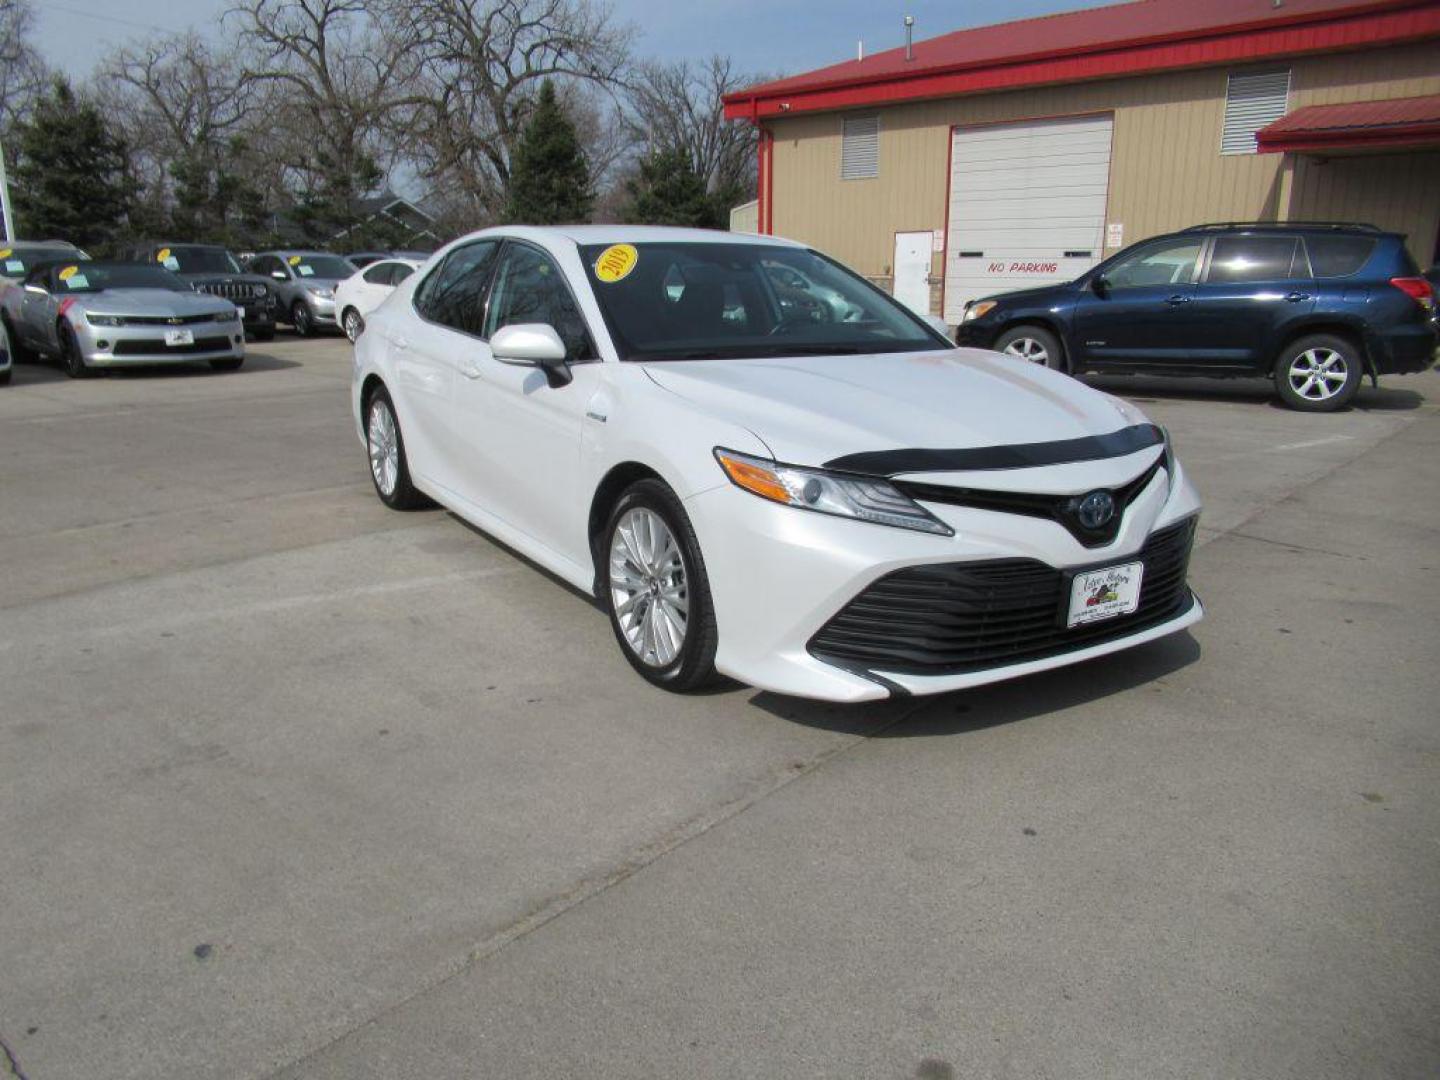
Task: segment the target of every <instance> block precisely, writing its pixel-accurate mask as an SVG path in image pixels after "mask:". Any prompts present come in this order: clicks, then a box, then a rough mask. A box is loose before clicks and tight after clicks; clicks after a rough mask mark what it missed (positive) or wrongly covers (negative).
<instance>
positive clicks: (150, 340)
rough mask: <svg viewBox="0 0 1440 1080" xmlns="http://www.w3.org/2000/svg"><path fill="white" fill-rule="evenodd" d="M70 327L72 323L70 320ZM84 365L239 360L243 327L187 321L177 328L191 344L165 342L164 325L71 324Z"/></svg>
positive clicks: (242, 352) (233, 323)
mask: <svg viewBox="0 0 1440 1080" xmlns="http://www.w3.org/2000/svg"><path fill="white" fill-rule="evenodd" d="M72 326H74V324H73V323H72ZM74 329H75V339H76V341H77V342H78V344H79V346H80V354H81V356H83V357H84V359H85V364H86V366H87V367H96V368H111V367H141V366H149V365H151V364H189V363H194V362H196V361H204V360H228V359H239V358H241V357H243V356H244V355H245V327H244V325H243V324H242V323H241V322H240V320H239V318H235V319H231V320H230V321H229V322H223V323H221V322H210V323H190V324H187V325H185V326H183V327H178V328H177V329H183V330H189V331H190V332H191V333H192V334H193V335H194V338H195V340H194V342H193V343H192V344H190V345H166V344H165V331H166V329H168V328H167V327H165V326H91V325H90V324H89V323H88V322H87V323H85V324H83V325H80V326H74Z"/></svg>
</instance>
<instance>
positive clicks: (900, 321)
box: [580, 242, 952, 360]
mask: <svg viewBox="0 0 1440 1080" xmlns="http://www.w3.org/2000/svg"><path fill="white" fill-rule="evenodd" d="M580 253H581V258H582V259H583V260H584V263H585V268H586V272H587V273H588V274H589V277H590V283H591V285H592V286H593V287H594V290H595V297H596V299H597V300H598V301H599V303H600V310H601V312H602V314H604V316H605V323H606V325H607V326H608V327H609V329H610V335H611V337H612V338H613V339H614V341H615V347H616V349H617V350H618V351H619V353H620V357H621V359H623V360H708V359H744V358H753V357H765V356H796V355H803V354H807V353H809V354H814V355H834V354H840V353H880V352H918V351H922V350H928V349H941V348H951V347H952V346H951V345H950V343H949V342H948V341H945V340H944V339H943V338H941V337H940V335H939V334H937V333H936V332H935V331H933V330H931V329H930V328H929V327H928V326H927V325H926V324H925V323H924V322H922V321H921V319H920V318H919V317H918V316H917V315H915V314H913V313H912V312H911V311H910V310H909V309H908V308H904V307H902V306H900V305H899V304H897V303H896V302H895V301H894V300H892V299H891V298H890V297H888V296H886V295H885V294H884V293H883V292H881V291H880V290H879V289H877V288H876V287H875V286H873V285H871V284H870V283H869V282H867V281H866V280H865V279H864V278H861V277H859V276H857V275H856V274H853V273H851V272H850V271H849V270H846V269H845V268H844V267H842V266H840V265H839V264H838V263H835V262H832V261H831V260H829V259H827V258H825V257H824V256H823V255H819V254H816V253H815V252H813V251H807V250H805V249H804V248H791V247H780V246H778V245H774V246H772V245H767V244H723V243H722V244H712V243H683V242H682V243H660V244H635V245H630V244H610V245H603V244H594V245H590V246H587V247H582V248H581V249H580Z"/></svg>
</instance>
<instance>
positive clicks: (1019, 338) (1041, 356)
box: [995, 326, 1065, 371]
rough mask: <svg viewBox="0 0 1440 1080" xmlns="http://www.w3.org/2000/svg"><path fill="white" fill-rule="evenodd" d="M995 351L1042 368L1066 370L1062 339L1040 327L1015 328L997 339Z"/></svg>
mask: <svg viewBox="0 0 1440 1080" xmlns="http://www.w3.org/2000/svg"><path fill="white" fill-rule="evenodd" d="M995 351H996V352H1003V353H1007V354H1008V355H1010V356H1016V357H1019V358H1020V359H1021V360H1028V361H1029V362H1030V363H1032V364H1039V365H1040V366H1041V367H1048V368H1053V369H1054V370H1056V371H1064V370H1065V354H1064V352H1063V351H1062V350H1061V348H1060V339H1059V338H1057V337H1056V336H1055V335H1054V334H1052V333H1051V332H1050V331H1049V330H1046V329H1045V328H1044V327H1040V326H1013V327H1011V328H1010V329H1009V330H1006V331H1005V332H1004V333H1003V334H1001V335H1000V336H999V337H998V338H996V339H995Z"/></svg>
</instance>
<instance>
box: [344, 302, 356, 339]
mask: <svg viewBox="0 0 1440 1080" xmlns="http://www.w3.org/2000/svg"><path fill="white" fill-rule="evenodd" d="M345 336H346V337H347V338H349V339H350V344H352V345H353V344H355V339H356V338H358V337H359V336H360V313H359V312H358V311H356V310H355V309H354V308H349V309H348V310H347V311H346V312H345Z"/></svg>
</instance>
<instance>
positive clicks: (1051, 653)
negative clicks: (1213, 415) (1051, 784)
mask: <svg viewBox="0 0 1440 1080" xmlns="http://www.w3.org/2000/svg"><path fill="white" fill-rule="evenodd" d="M786 267H789V268H792V269H794V270H796V271H798V272H800V273H802V274H804V275H805V277H806V278H807V279H809V280H811V281H813V282H815V283H817V284H818V285H819V286H821V287H823V288H826V289H833V290H834V291H835V292H837V293H840V294H841V295H843V296H844V297H846V298H847V300H848V301H849V302H850V303H853V304H854V305H855V306H857V307H858V308H860V309H861V310H862V312H863V316H862V317H860V318H857V319H854V320H846V321H842V322H818V321H816V320H814V319H811V318H808V317H805V316H803V315H802V316H801V317H798V318H797V317H789V316H787V315H786V309H785V308H784V307H782V305H781V304H780V302H779V296H778V292H777V289H776V285H775V279H774V271H776V270H777V269H778V270H783V269H784V268H786ZM677 277H678V278H679V280H680V281H681V282H682V283H683V288H682V289H679V290H676V289H675V288H674V285H675V281H676V278H677ZM737 312H738V315H737ZM353 407H354V413H355V420H356V425H357V430H358V432H359V435H360V437H361V439H362V441H364V442H365V444H366V446H367V449H368V453H369V460H370V470H371V475H372V477H373V479H374V482H375V488H376V491H377V492H378V494H379V496H380V498H381V499H382V500H383V501H384V502H385V503H386V504H387V505H389V506H391V507H394V508H397V509H404V508H409V507H414V506H418V505H423V504H424V503H425V502H426V501H427V500H426V498H425V497H426V496H428V497H429V498H430V499H434V500H435V501H437V502H439V503H441V504H443V505H444V506H446V507H448V508H449V509H451V510H452V511H454V512H455V513H457V514H459V515H460V516H461V517H463V518H465V519H466V520H468V521H470V522H472V523H474V524H475V525H477V526H478V527H480V528H481V529H484V530H485V531H487V532H489V533H490V534H492V535H493V536H495V537H496V538H498V539H500V540H501V541H503V542H505V543H506V544H509V545H510V546H512V547H514V548H515V549H516V550H517V551H519V552H520V553H522V554H523V555H526V556H528V557H529V558H531V559H533V560H534V561H535V562H537V563H539V564H540V565H541V566H543V567H545V568H546V569H548V570H550V571H552V572H554V573H555V574H557V575H559V576H560V577H561V578H563V579H564V580H565V581H568V582H570V583H571V584H572V585H575V586H576V587H578V588H580V589H583V590H585V591H586V592H592V591H593V594H594V595H595V596H596V597H597V598H599V600H600V602H601V604H602V605H603V606H604V607H605V608H606V610H607V611H608V612H609V615H610V619H611V623H612V625H613V628H614V631H615V636H616V639H617V640H618V642H619V645H620V648H621V651H622V652H623V653H624V655H625V656H626V658H627V659H628V660H629V661H630V663H631V664H632V665H633V666H634V667H635V669H636V670H637V671H639V672H640V673H641V674H642V675H643V676H644V677H645V678H647V679H649V680H650V681H651V682H653V683H656V684H658V685H660V686H663V687H667V688H670V689H674V690H690V689H695V688H697V687H699V686H701V685H702V684H704V683H706V682H708V681H709V680H710V679H711V678H712V677H713V676H714V675H715V674H716V673H717V672H719V673H722V674H725V675H729V676H732V677H733V678H735V679H738V680H741V681H742V682H746V683H749V684H751V685H754V686H757V687H761V688H764V689H768V690H773V691H778V692H781V693H786V694H797V695H803V696H807V697H814V698H824V699H830V700H835V701H861V700H867V699H874V698H885V697H889V696H892V695H903V694H928V693H935V692H938V691H944V690H955V689H958V688H962V687H969V686H975V685H977V684H980V683H988V682H994V681H997V680H1000V679H1006V678H1011V677H1013V676H1017V675H1023V674H1026V673H1029V672H1034V671H1041V670H1044V669H1047V668H1054V667H1059V666H1061V665H1064V664H1072V663H1075V662H1077V661H1080V660H1085V659H1088V658H1090V657H1094V656H1099V655H1102V654H1105V653H1111V652H1115V651H1117V650H1120V649H1125V648H1128V647H1130V646H1132V645H1138V644H1140V643H1141V642H1145V641H1150V640H1153V639H1155V638H1158V637H1160V636H1162V635H1165V634H1170V633H1174V632H1175V631H1177V630H1181V629H1182V628H1184V627H1187V626H1190V625H1191V624H1192V623H1195V622H1197V621H1198V620H1199V619H1200V617H1201V607H1200V603H1199V601H1198V600H1197V599H1196V598H1195V596H1194V594H1193V593H1192V592H1191V591H1190V589H1189V587H1188V585H1187V584H1186V568H1187V563H1188V560H1189V554H1190V547H1191V541H1192V539H1193V537H1194V532H1195V524H1196V520H1197V517H1198V515H1199V512H1200V503H1199V500H1198V498H1197V496H1196V494H1195V491H1194V489H1193V488H1192V487H1191V485H1190V484H1189V483H1188V482H1187V480H1186V479H1185V476H1184V474H1183V472H1182V471H1181V469H1180V467H1179V466H1178V465H1177V464H1176V462H1175V459H1174V456H1173V454H1172V453H1171V448H1170V446H1169V443H1168V440H1167V438H1166V436H1165V434H1164V432H1163V431H1162V430H1161V429H1160V428H1158V427H1156V426H1155V425H1153V424H1151V423H1149V422H1147V420H1146V419H1145V417H1144V416H1143V415H1141V414H1140V412H1139V411H1138V410H1136V409H1135V408H1133V407H1132V406H1130V405H1128V404H1127V403H1125V402H1123V401H1121V400H1119V399H1117V398H1114V397H1111V396H1109V395H1107V394H1103V393H1100V392H1098V391H1096V390H1092V389H1089V388H1088V387H1086V386H1084V385H1083V384H1081V383H1079V382H1077V381H1075V380H1073V379H1071V378H1069V377H1068V376H1065V375H1062V374H1060V373H1058V372H1055V371H1050V370H1048V369H1045V368H1041V367H1037V366H1035V365H1033V364H1027V363H1025V362H1024V361H1023V360H1018V359H1016V358H1014V357H1008V356H1003V355H1000V354H998V353H993V352H986V351H980V350H973V349H956V348H954V347H953V346H952V345H951V344H950V342H949V341H948V339H947V338H945V337H944V336H943V335H942V334H941V333H940V332H939V331H938V330H937V329H936V328H935V327H933V326H931V325H930V324H929V323H928V322H927V321H925V320H922V319H921V318H919V317H918V316H916V315H914V314H913V313H911V312H910V311H909V310H908V309H907V308H904V307H902V306H901V305H899V304H897V303H896V302H895V301H893V300H892V299H891V298H890V297H889V296H887V295H885V294H884V293H882V292H881V291H879V290H878V289H876V288H875V287H874V286H872V285H871V284H869V283H868V282H866V281H865V280H864V279H862V278H860V277H859V276H858V275H855V274H853V273H851V272H850V271H848V270H846V269H845V268H843V267H842V266H840V265H839V264H837V263H835V262H833V261H832V260H830V259H828V258H826V257H825V256H823V255H820V254H818V253H817V252H814V251H811V250H809V249H807V248H805V247H803V246H801V245H799V244H794V243H789V242H787V241H783V240H777V239H774V238H772V237H765V236H742V235H739V234H731V233H718V232H704V231H698V230H691V229H666V228H641V227H626V226H575V227H554V228H543V229H541V228H525V227H518V226H517V227H506V228H498V229H491V230H487V231H484V232H479V233H475V234H472V235H470V236H466V237H464V238H463V239H461V240H458V241H456V242H454V243H453V244H451V245H449V246H448V247H447V248H445V249H444V250H442V251H441V252H440V253H439V254H438V255H436V256H435V257H434V258H432V259H431V260H430V262H429V263H427V265H426V267H425V269H424V271H423V272H421V273H417V274H415V275H413V276H412V277H411V278H409V279H408V280H406V281H405V282H404V283H402V284H401V285H400V286H399V287H398V288H397V289H396V290H395V292H394V294H393V295H392V296H391V297H390V299H389V300H387V301H386V302H385V303H384V304H382V305H381V306H380V307H379V308H378V309H376V310H375V312H374V313H373V314H372V315H371V317H370V320H369V326H368V328H367V329H366V332H365V333H364V334H363V335H361V337H360V340H359V343H358V345H357V347H356V350H355V371H354V386H353ZM482 647H483V646H482Z"/></svg>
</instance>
